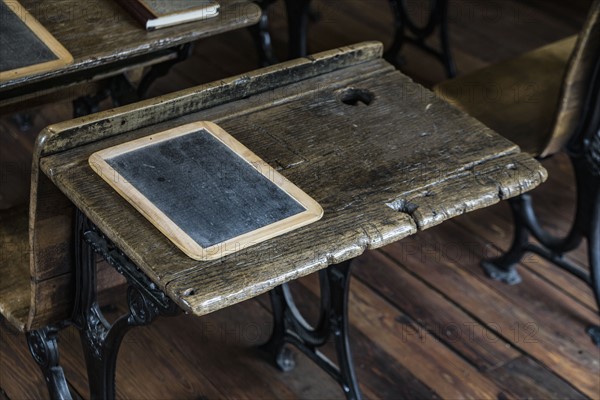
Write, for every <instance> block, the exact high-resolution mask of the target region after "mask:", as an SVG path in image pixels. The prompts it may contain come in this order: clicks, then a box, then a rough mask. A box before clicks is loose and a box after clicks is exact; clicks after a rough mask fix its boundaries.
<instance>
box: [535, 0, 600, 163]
mask: <svg viewBox="0 0 600 400" xmlns="http://www.w3.org/2000/svg"><path fill="white" fill-rule="evenodd" d="M598 60H600V0H594V2H593V3H592V6H591V8H590V11H589V13H588V17H587V19H586V22H585V24H584V26H583V29H582V30H581V33H580V34H579V38H578V39H577V43H576V45H575V49H574V50H573V53H572V54H571V58H570V60H569V64H568V66H567V71H566V74H565V77H564V81H563V85H562V89H561V95H560V98H559V104H558V108H557V112H556V116H555V119H554V124H553V128H552V132H551V135H550V136H549V138H548V141H547V142H546V145H545V146H544V150H543V151H542V152H541V154H540V157H547V156H550V155H552V154H554V153H556V152H558V151H560V150H561V149H562V148H563V147H564V146H565V145H566V144H567V143H568V141H569V139H570V138H571V137H573V136H574V135H577V133H578V130H579V129H580V128H581V121H582V119H583V118H584V116H585V115H584V114H585V112H586V103H587V102H588V98H589V96H590V95H591V93H590V91H591V89H592V87H593V84H592V81H593V79H594V72H595V70H596V65H597V63H598Z"/></svg>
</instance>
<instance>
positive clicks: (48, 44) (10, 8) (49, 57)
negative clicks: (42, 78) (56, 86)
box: [0, 0, 73, 81]
mask: <svg viewBox="0 0 600 400" xmlns="http://www.w3.org/2000/svg"><path fill="white" fill-rule="evenodd" d="M0 24H1V25H0V81H5V80H8V79H13V78H17V77H20V76H22V75H27V74H32V73H38V72H42V71H46V70H50V69H53V68H57V67H59V66H61V65H65V64H68V63H70V62H72V61H73V58H72V57H71V55H70V54H69V52H68V51H67V50H66V49H65V48H63V47H62V46H61V45H60V43H58V41H56V39H54V37H52V35H51V34H50V33H49V32H48V31H47V30H46V29H45V28H44V27H43V26H42V25H40V24H39V22H38V21H37V20H35V18H33V16H32V15H31V14H29V13H28V12H27V11H26V10H25V8H23V6H21V5H20V4H19V3H18V2H17V1H14V0H10V1H8V0H2V1H0Z"/></svg>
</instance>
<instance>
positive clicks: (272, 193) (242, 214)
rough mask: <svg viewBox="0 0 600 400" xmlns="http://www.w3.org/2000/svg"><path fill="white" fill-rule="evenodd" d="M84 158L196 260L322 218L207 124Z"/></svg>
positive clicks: (271, 172)
mask: <svg viewBox="0 0 600 400" xmlns="http://www.w3.org/2000/svg"><path fill="white" fill-rule="evenodd" d="M88 161H89V164H90V166H91V167H92V169H93V170H94V171H95V172H96V173H97V174H98V175H100V176H101V177H102V179H104V180H105V181H106V182H107V183H108V184H109V185H110V186H112V187H113V188H114V189H115V190H116V191H117V192H118V193H119V194H120V195H121V196H122V197H124V198H125V199H126V200H127V201H129V203H131V205H133V206H134V207H135V208H136V209H137V210H138V211H139V212H140V213H141V214H143V215H144V216H145V217H146V218H147V219H148V220H149V221H150V222H151V223H152V224H153V225H154V226H155V227H156V228H158V229H159V230H160V231H161V232H162V233H163V234H164V235H165V236H166V237H167V238H168V239H169V240H171V241H172V242H173V243H174V244H175V245H176V246H177V247H179V248H180V249H181V250H182V251H183V252H184V253H185V254H186V255H187V256H189V257H191V258H193V259H195V260H213V259H217V258H220V257H223V256H225V255H227V254H231V253H234V252H236V251H239V250H242V249H244V248H246V247H248V246H251V245H253V244H256V243H259V242H262V241H264V240H267V239H270V238H272V237H275V236H278V235H281V234H283V233H286V232H289V231H291V230H294V229H296V228H299V227H301V226H304V225H307V224H309V223H311V222H314V221H317V220H319V219H320V218H321V217H322V215H323V209H322V208H321V206H320V205H319V204H318V203H317V202H316V201H315V200H313V199H312V198H311V197H310V196H308V195H307V194H306V193H304V192H303V191H302V190H300V189H299V188H298V187H296V186H295V185H294V184H293V183H291V182H290V181H289V180H287V179H286V178H285V177H284V176H283V175H281V174H280V173H278V172H277V171H276V170H275V169H274V168H272V167H271V166H269V165H268V164H267V163H266V162H264V161H263V160H261V159H260V158H259V157H258V156H257V155H256V154H254V153H253V152H252V151H250V150H249V149H248V148H246V147H245V146H244V145H242V144H241V143H240V142H238V141H237V140H236V139H235V138H233V137H232V136H231V135H229V134H228V133H227V132H225V131H224V130H223V129H222V128H220V127H219V126H218V125H216V124H214V123H212V122H207V121H203V122H194V123H191V124H187V125H183V126H179V127H177V128H173V129H169V130H167V131H164V132H160V133H156V134H153V135H150V136H147V137H144V138H140V139H137V140H133V141H130V142H127V143H123V144H120V145H117V146H114V147H110V148H107V149H104V150H101V151H98V152H96V153H94V154H92V155H91V156H90V158H89V160H88Z"/></svg>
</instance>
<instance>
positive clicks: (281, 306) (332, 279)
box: [261, 260, 361, 399]
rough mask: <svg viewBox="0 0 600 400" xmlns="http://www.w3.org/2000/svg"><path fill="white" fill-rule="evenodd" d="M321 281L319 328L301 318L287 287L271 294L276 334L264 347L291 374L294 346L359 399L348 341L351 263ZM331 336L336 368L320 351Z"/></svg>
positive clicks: (330, 269) (348, 394) (333, 267)
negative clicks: (288, 346) (292, 347)
mask: <svg viewBox="0 0 600 400" xmlns="http://www.w3.org/2000/svg"><path fill="white" fill-rule="evenodd" d="M319 279H320V284H321V307H320V316H319V322H318V323H317V325H316V327H312V326H310V325H309V324H308V322H306V320H305V319H304V318H303V317H302V315H301V314H300V311H299V310H298V308H297V307H296V305H295V303H294V299H293V296H292V294H291V291H290V289H289V287H288V285H286V284H284V285H281V286H278V287H277V288H275V289H273V290H272V291H271V292H270V293H269V294H270V296H271V306H272V312H273V333H272V334H271V338H270V339H269V341H268V342H267V343H265V344H264V345H263V346H261V348H262V349H263V350H266V351H267V352H268V353H269V354H271V355H272V357H273V361H274V362H275V364H276V365H277V366H278V367H279V368H280V369H281V370H283V371H289V370H291V369H293V368H294V364H295V363H294V358H293V354H292V353H291V351H290V350H289V349H288V348H287V347H286V344H291V345H293V346H295V347H296V348H298V349H299V350H300V351H302V352H303V353H304V354H306V355H307V356H308V357H309V358H310V359H311V360H313V361H314V362H315V363H316V364H317V365H319V366H320V367H321V368H322V369H323V370H324V371H325V372H327V373H328V374H329V375H331V376H332V377H333V378H334V379H335V380H336V381H337V382H338V383H339V384H340V385H341V386H342V389H343V390H344V393H345V395H346V398H348V399H360V398H361V394H360V390H359V387H358V382H357V380H356V375H355V372H354V366H353V363H352V355H351V352H350V344H349V341H348V291H349V288H350V260H348V261H345V262H343V263H341V264H337V265H330V266H329V267H328V268H327V269H324V270H321V271H319ZM331 336H333V339H334V341H335V348H336V355H337V361H338V365H337V366H336V365H335V364H334V363H333V362H332V361H331V360H329V359H328V358H327V357H326V356H325V355H324V354H323V353H321V352H320V351H319V347H322V346H323V345H325V344H326V343H327V341H328V340H329V338H330V337H331Z"/></svg>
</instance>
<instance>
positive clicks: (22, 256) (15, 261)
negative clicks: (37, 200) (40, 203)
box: [0, 206, 31, 331]
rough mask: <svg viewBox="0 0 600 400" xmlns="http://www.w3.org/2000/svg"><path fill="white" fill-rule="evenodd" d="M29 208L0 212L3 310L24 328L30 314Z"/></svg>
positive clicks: (0, 272) (1, 296) (1, 295)
mask: <svg viewBox="0 0 600 400" xmlns="http://www.w3.org/2000/svg"><path fill="white" fill-rule="evenodd" d="M28 211H29V209H28V207H26V206H22V207H18V208H12V209H9V210H3V211H1V212H0V276H1V277H2V279H0V313H2V315H3V316H4V317H5V318H6V319H8V321H9V322H10V323H11V324H12V325H14V326H15V327H17V328H18V329H19V330H21V331H23V330H24V329H25V325H26V323H27V318H28V315H29V304H30V299H31V293H30V291H31V284H30V278H29V276H30V275H29V238H28V233H29V230H28V223H27V219H28V216H29V212H28Z"/></svg>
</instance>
